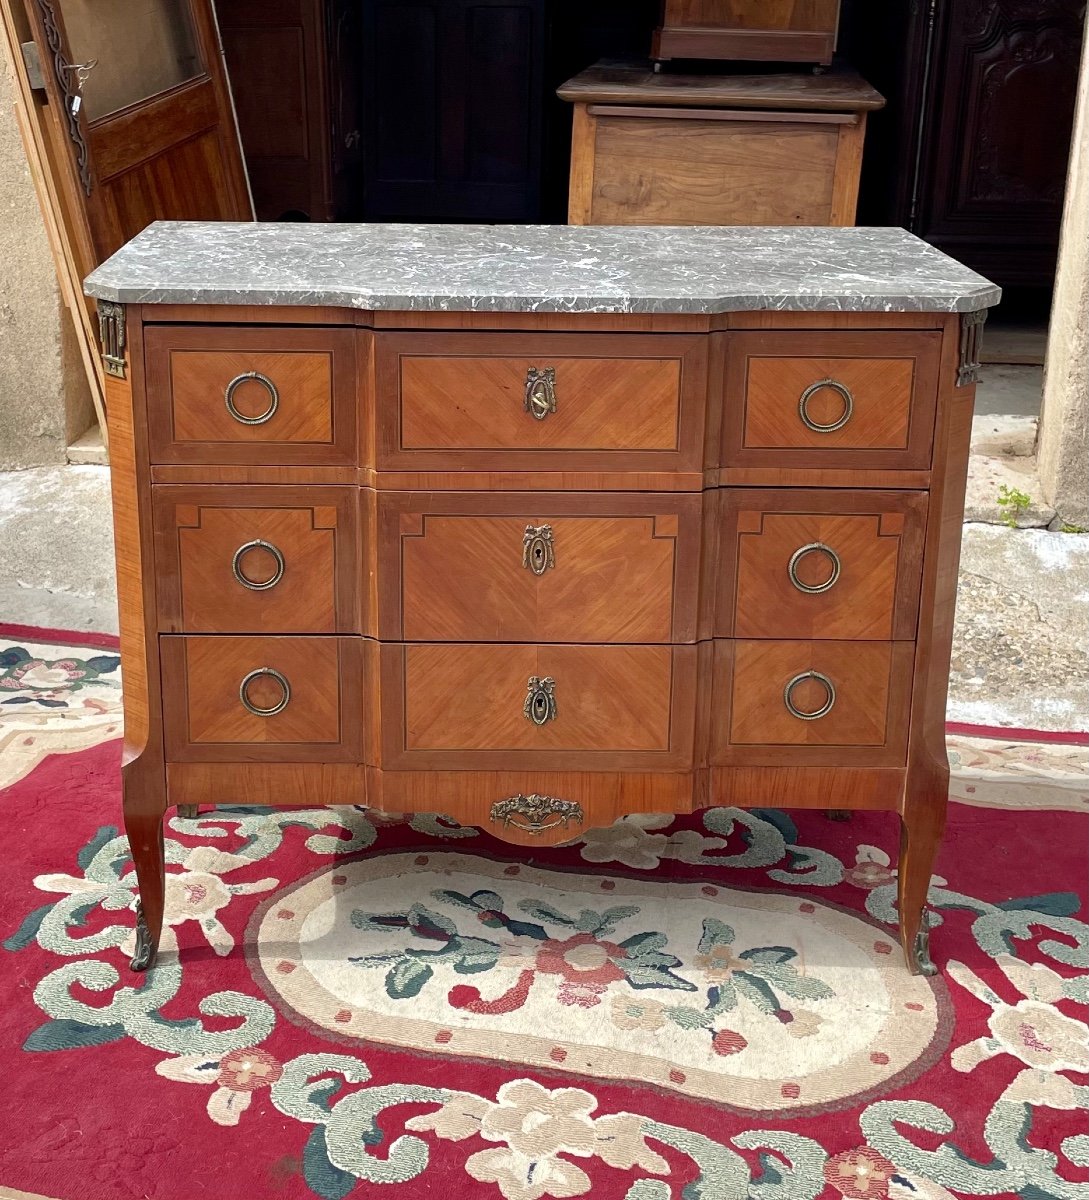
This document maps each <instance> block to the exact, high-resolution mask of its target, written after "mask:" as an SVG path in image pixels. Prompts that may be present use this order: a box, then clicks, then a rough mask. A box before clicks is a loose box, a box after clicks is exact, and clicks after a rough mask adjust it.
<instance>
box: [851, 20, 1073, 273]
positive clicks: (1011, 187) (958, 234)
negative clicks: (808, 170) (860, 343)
mask: <svg viewBox="0 0 1089 1200" xmlns="http://www.w3.org/2000/svg"><path fill="white" fill-rule="evenodd" d="M1084 14H1085V3H1084V0H926V2H925V3H918V4H913V5H911V6H910V7H906V6H901V5H891V4H890V5H877V4H871V3H869V0H855V2H854V3H853V4H852V5H851V6H850V7H849V9H848V21H847V25H846V32H847V35H848V44H847V47H846V48H847V51H848V53H849V54H850V55H851V56H852V57H853V58H854V60H855V61H856V62H857V63H858V65H859V66H860V68H861V69H862V70H863V71H864V72H865V73H866V75H867V78H870V79H871V80H872V81H873V82H874V83H875V85H876V86H877V87H878V88H880V89H881V90H882V91H884V92H885V94H886V95H888V96H889V98H890V105H889V110H888V112H887V113H886V114H882V116H881V118H880V119H879V120H875V121H874V123H873V126H872V128H871V136H870V138H869V141H868V145H867V152H866V154H867V160H866V167H865V178H864V183H863V205H862V217H863V220H870V221H880V222H888V223H893V224H898V225H905V226H907V227H908V228H910V229H911V230H913V231H914V232H915V233H918V234H919V235H920V237H923V238H925V239H926V240H927V241H928V242H932V243H933V244H934V245H935V246H938V247H940V248H941V249H942V250H944V251H946V252H947V253H949V254H952V255H953V256H954V257H956V258H959V259H961V260H962V261H963V262H966V263H968V264H969V265H970V266H972V267H974V268H976V270H979V271H982V272H983V273H984V274H986V275H989V276H990V277H992V278H993V279H995V280H996V281H997V282H999V283H1001V284H1003V285H1004V286H1006V287H1025V288H1039V287H1048V286H1050V284H1051V281H1052V278H1053V275H1054V271H1055V258H1056V251H1057V248H1058V240H1059V224H1060V221H1061V217H1062V205H1063V195H1064V191H1065V184H1066V171H1067V163H1068V159H1069V154H1070V133H1071V126H1072V122H1073V113H1074V101H1075V94H1076V91H1077V80H1078V61H1079V55H1080V48H1081V38H1082V24H1083V18H1084Z"/></svg>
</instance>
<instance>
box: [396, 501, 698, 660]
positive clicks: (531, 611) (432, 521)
mask: <svg viewBox="0 0 1089 1200" xmlns="http://www.w3.org/2000/svg"><path fill="white" fill-rule="evenodd" d="M700 509H701V500H700V497H699V496H685V495H663V496H650V497H646V496H639V495H624V494H618V495H614V496H602V495H582V494H564V493H552V494H549V493H539V494H532V495H522V494H517V493H513V494H505V495H504V494H496V495H480V494H473V493H448V494H445V495H443V494H434V493H432V494H422V495H417V494H412V493H382V494H380V496H379V531H380V532H379V539H380V547H381V549H380V551H379V556H380V564H379V587H380V589H381V592H380V604H381V606H382V607H381V612H380V616H379V634H380V636H381V637H383V638H386V639H388V640H391V641H399V640H405V641H463V642H487V641H496V642H588V643H601V642H628V643H633V642H682V641H692V640H693V639H694V638H695V622H696V592H697V587H698V573H699V553H700V549H699V547H700ZM529 529H532V530H535V531H541V533H542V537H544V538H547V542H542V546H543V545H547V547H548V551H549V553H550V560H549V561H546V562H544V563H542V564H539V565H538V569H539V570H541V573H540V574H537V573H535V571H534V570H533V569H532V564H531V563H527V561H526V559H527V552H529V551H531V550H532V548H533V538H532V537H531V536H530V534H529V533H528V532H527V531H528V530H529Z"/></svg>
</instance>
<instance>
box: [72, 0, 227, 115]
mask: <svg viewBox="0 0 1089 1200" xmlns="http://www.w3.org/2000/svg"><path fill="white" fill-rule="evenodd" d="M58 8H59V9H60V12H61V17H62V19H63V21H64V28H65V33H66V34H67V37H68V48H69V51H70V53H71V56H72V69H73V70H74V69H75V68H76V67H77V66H79V65H82V66H83V70H82V72H81V73H80V74H81V76H82V79H83V88H82V93H81V94H82V97H83V99H82V104H83V111H84V113H85V114H86V116H87V119H88V120H89V121H94V120H97V119H98V118H99V117H105V116H107V115H109V114H110V113H112V112H116V111H117V110H118V109H121V108H127V107H128V106H129V105H130V104H136V103H138V102H139V101H141V100H148V99H150V98H151V97H153V96H156V95H158V94H159V93H160V92H165V91H169V89H170V88H172V87H176V86H177V85H178V84H179V83H184V82H185V81H186V80H187V79H194V78H196V77H197V76H199V75H202V74H203V73H204V64H203V63H202V62H201V58H200V51H199V49H198V46H197V37H196V33H195V31H194V28H193V14H192V12H191V11H190V8H189V0H58ZM91 63H94V66H90V64H91ZM70 82H71V83H72V85H73V87H74V86H75V83H76V80H75V79H72V80H71V81H70Z"/></svg>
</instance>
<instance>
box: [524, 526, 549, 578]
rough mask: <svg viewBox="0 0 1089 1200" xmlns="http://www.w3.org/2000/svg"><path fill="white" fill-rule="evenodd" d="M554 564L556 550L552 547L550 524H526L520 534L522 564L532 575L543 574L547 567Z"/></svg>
mask: <svg viewBox="0 0 1089 1200" xmlns="http://www.w3.org/2000/svg"><path fill="white" fill-rule="evenodd" d="M555 565H556V552H555V550H553V548H552V526H551V525H527V526H526V532H525V533H524V534H523V536H522V566H523V567H525V568H526V569H527V570H529V571H532V572H533V574H534V575H543V574H544V573H545V571H547V570H548V568H549V567H554V566H555Z"/></svg>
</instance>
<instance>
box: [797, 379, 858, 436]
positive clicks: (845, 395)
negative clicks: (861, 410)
mask: <svg viewBox="0 0 1089 1200" xmlns="http://www.w3.org/2000/svg"><path fill="white" fill-rule="evenodd" d="M824 388H831V389H832V391H833V392H838V393H839V394H840V396H841V397H842V399H843V413H842V414H841V415H840V417H839V419H838V420H837V421H832V422H831V423H830V424H828V425H822V424H821V423H820V421H814V420H813V418H812V417H811V416H810V415H809V401H810V400H812V399H813V397H814V396H815V395H816V394H817V392H819V391H821V390H823V389H824ZM854 411H855V398H854V396H852V395H851V389H850V388H849V387H846V386H844V385H843V384H842V383H837V382H836V380H834V379H822V380H821V381H820V382H819V383H811V384H810V385H809V387H807V388H806V389H805V391H804V392H802V398H801V399H800V400H799V401H798V415H799V416H800V417H801V418H802V422H803V424H804V425H805V426H806V428H807V429H812V430H813V432H814V433H835V432H836V430H837V429H842V428H843V427H844V425H846V424H847V422H848V421H849V420H850V419H851V416H852V414H853V413H854Z"/></svg>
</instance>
